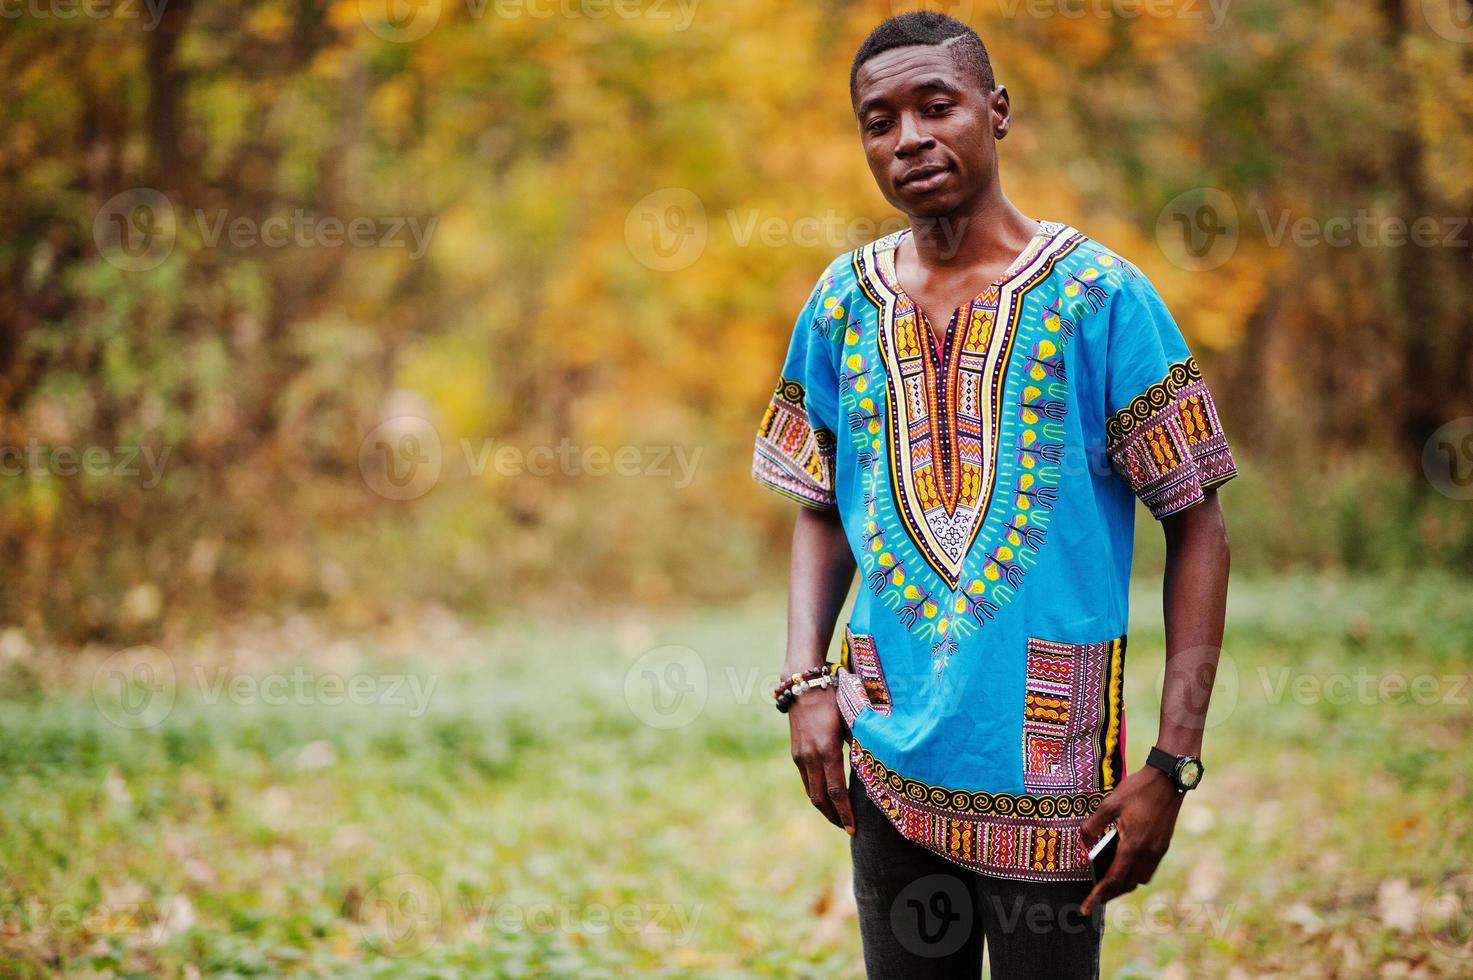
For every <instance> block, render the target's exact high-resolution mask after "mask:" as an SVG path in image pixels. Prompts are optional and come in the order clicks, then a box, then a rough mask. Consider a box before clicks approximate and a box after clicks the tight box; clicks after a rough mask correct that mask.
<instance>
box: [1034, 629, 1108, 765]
mask: <svg viewBox="0 0 1473 980" xmlns="http://www.w3.org/2000/svg"><path fill="white" fill-rule="evenodd" d="M1027 663H1028V668H1027V671H1028V672H1027V679H1026V682H1025V684H1024V690H1023V788H1024V789H1025V790H1026V791H1027V792H1029V793H1108V792H1109V791H1110V790H1112V789H1114V788H1115V784H1116V783H1117V782H1119V780H1120V777H1121V776H1122V775H1123V769H1124V766H1125V705H1124V689H1123V683H1124V673H1125V636H1123V635H1122V636H1117V637H1115V638H1114V639H1110V640H1103V641H1100V642H1098V643H1066V642H1060V641H1058V640H1050V639H1045V638H1043V637H1036V636H1030V637H1029V638H1028V658H1027Z"/></svg>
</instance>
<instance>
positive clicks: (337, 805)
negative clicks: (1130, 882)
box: [0, 0, 1473, 980]
mask: <svg viewBox="0 0 1473 980" xmlns="http://www.w3.org/2000/svg"><path fill="white" fill-rule="evenodd" d="M915 6H916V4H915V3H913V2H910V0H895V2H894V3H886V2H873V0H864V2H861V0H807V2H796V0H787V2H778V0H741V2H730V0H728V2H720V3H717V2H714V0H707V2H700V0H684V2H680V0H607V2H605V0H461V2H456V0H294V2H286V0H86V2H83V0H15V2H11V3H0V89H3V98H0V567H3V571H0V975H3V976H6V977H10V976H16V977H50V976H58V975H65V976H79V977H139V976H160V977H171V978H173V977H178V978H194V977H200V976H225V977H245V976H261V977H275V976H287V975H293V976H295V975H301V976H320V977H329V976H330V977H394V978H402V977H423V978H431V977H435V978H441V977H447V976H507V977H525V976H557V977H562V976H578V977H614V976H627V975H630V974H632V973H638V974H639V975H648V976H669V977H685V976H700V977H702V978H708V977H749V976H773V977H783V978H787V977H793V976H804V977H850V976H856V975H858V974H859V972H860V970H861V963H860V955H859V936H858V931H857V926H856V924H855V914H854V913H855V910H854V899H853V894H852V883H851V882H850V880H849V878H848V875H849V868H850V865H849V851H848V839H847V838H846V837H844V835H842V834H840V833H838V832H837V831H831V830H829V829H828V828H827V825H825V824H824V823H823V821H822V819H821V818H820V817H819V816H818V815H817V814H816V813H815V812H814V811H813V809H812V807H811V805H810V804H809V802H808V800H807V799H806V798H805V797H804V795H803V794H802V792H801V788H800V786H799V783H798V780H797V778H796V775H795V773H794V770H793V768H792V764H791V761H790V759H789V758H788V752H789V745H788V738H789V736H788V725H787V722H786V721H785V720H784V719H783V717H782V716H781V715H779V714H778V713H777V712H775V711H772V710H771V707H770V701H769V700H768V699H767V692H769V691H770V690H771V687H772V685H773V684H775V683H776V677H775V676H774V675H775V673H776V671H777V669H778V666H779V661H780V659H781V656H780V651H781V649H782V643H783V636H782V631H783V605H784V604H783V595H782V590H783V586H784V584H785V582H786V569H785V566H786V553H787V541H788V534H789V529H790V527H791V522H792V519H793V505H792V504H791V503H790V502H788V501H785V500H782V499H780V498H778V497H777V496H776V495H774V494H770V493H767V492H766V491H764V490H762V489H761V488H759V487H758V486H757V485H756V484H754V483H753V482H752V480H751V479H750V478H749V469H750V464H751V450H752V440H753V436H754V433H755V429H756V426H757V425H758V422H759V420H760V417H761V414H762V411H763V410H764V408H765V407H766V404H767V400H768V398H769V396H770V394H771V391H772V388H773V386H774V384H775V383H776V380H777V371H778V368H779V366H780V364H781V360H782V356H783V353H784V352H785V350H786V345H787V343H788V339H789V336H790V332H791V329H792V324H793V320H794V317H795V316H796V315H797V313H798V310H799V308H800V307H801V305H802V303H803V301H804V299H805V298H806V297H807V295H808V290H809V289H810V288H811V286H812V285H813V282H814V280H815V279H816V277H817V276H818V274H819V272H820V271H821V270H822V269H823V268H824V266H825V265H826V264H827V263H828V261H829V260H830V259H831V258H833V257H834V256H835V255H837V254H840V253H842V252H845V251H848V250H850V249H852V248H854V247H856V246H858V245H860V244H862V243H863V242H865V241H867V240H870V239H872V238H874V237H876V236H877V235H878V234H881V233H883V232H885V231H889V230H892V229H894V228H897V227H900V224H899V221H900V216H899V215H897V214H895V213H894V212H892V211H890V210H889V209H888V206H887V205H886V204H885V203H884V201H883V199H882V198H881V197H880V195H879V193H878V192H877V191H876V190H875V188H874V185H873V181H872V179H871V177H870V175H869V172H868V169H867V167H866V165H865V162H864V158H863V155H862V153H861V150H860V145H859V140H858V135H857V132H856V128H855V125H854V123H853V119H852V115H851V110H850V106H849V101H848V73H849V66H850V60H851V58H852V56H853V53H854V51H855V49H856V47H857V46H858V44H859V43H860V41H861V40H862V39H863V37H864V36H865V34H866V33H867V32H868V31H869V30H870V29H871V28H872V27H873V26H874V25H876V24H877V23H878V22H879V21H881V20H882V19H884V18H885V17H887V16H889V15H891V14H892V13H899V12H903V11H905V10H908V9H913V8H914V7H915ZM926 6H929V7H930V8H931V9H942V10H945V11H946V12H948V13H951V14H952V15H953V16H957V17H960V18H962V19H965V20H967V21H968V22H970V23H971V24H973V25H974V26H975V27H976V28H977V29H978V31H979V32H980V34H981V35H982V37H983V38H984V40H985V41H986V43H987V44H988V46H989V47H990V50H991V53H992V57H993V62H994V66H995V68H996V71H997V73H998V77H999V79H1000V80H1001V81H1002V82H1003V83H1004V84H1006V85H1007V87H1008V89H1009V91H1010V93H1011V96H1012V104H1013V108H1014V113H1015V125H1014V127H1013V131H1012V134H1011V135H1010V136H1009V138H1008V139H1007V141H1006V142H1005V143H1004V144H1003V145H1002V148H1001V152H1002V157H1003V176H1004V182H1005V187H1006V189H1007V191H1008V193H1009V195H1010V196H1011V197H1012V198H1013V200H1014V201H1015V202H1016V203H1017V204H1018V205H1019V206H1020V207H1021V208H1022V209H1023V210H1024V211H1025V213H1027V214H1029V215H1030V216H1034V217H1040V218H1049V219H1054V220H1059V221H1066V222H1068V223H1070V224H1072V225H1074V226H1076V227H1078V228H1079V229H1080V230H1082V231H1084V232H1085V233H1087V234H1089V235H1091V236H1093V237H1095V238H1096V239H1098V240H1100V241H1101V242H1103V243H1105V244H1106V245H1109V246H1111V247H1112V248H1114V249H1116V250H1118V251H1119V252H1121V253H1123V254H1124V255H1126V256H1127V257H1129V258H1131V259H1132V260H1134V261H1135V262H1137V263H1138V264H1139V265H1140V266H1142V267H1143V268H1144V270H1145V271H1146V272H1147V274H1148V275H1149V276H1150V277H1151V278H1152V279H1153V281H1154V282H1155V283H1156V284H1157V285H1158V287H1159V288H1160V290H1161V292H1162V293H1163V295H1164V296H1165V298H1166V300H1167V302H1168V303H1169V305H1170V307H1171V309H1172V310H1173V312H1174V313H1175V315H1176V317H1177V319H1178V321H1179V322H1180V323H1181V326H1182V328H1183V331H1184V333H1185V335H1186V337H1187V338H1188V340H1189V342H1190V343H1191V345H1192V347H1193V349H1194V351H1195V352H1196V354H1197V356H1198V359H1199V360H1200V361H1201V362H1202V366H1203V370H1204V372H1205V374H1206V376H1207V378H1208V380H1209V382H1210V383H1211V385H1212V388H1213V391H1214V394H1215V397H1216V399H1217V403H1218V407H1219V409H1220V411H1221V413H1222V416H1223V419H1224V424H1225V426H1226V429H1227V432H1228V435H1229V437H1230V439H1231V440H1232V442H1233V445H1234V449H1235V453H1236V454H1237V458H1238V461H1239V465H1240V469H1241V470H1242V476H1241V477H1240V478H1239V479H1238V480H1235V481H1234V482H1233V483H1232V484H1230V485H1229V486H1228V487H1227V488H1226V489H1225V491H1224V493H1223V504H1224V509H1225V511H1226V513H1227V518H1228V524H1229V528H1230V534H1231V537H1232V542H1233V587H1232V591H1231V594H1230V597H1229V603H1228V621H1227V633H1226V636H1225V639H1224V649H1223V659H1222V665H1221V667H1220V668H1219V671H1218V675H1217V680H1218V683H1217V688H1216V690H1215V693H1214V697H1213V701H1212V715H1211V716H1209V728H1210V731H1209V733H1208V735H1209V738H1208V744H1207V750H1206V753H1204V754H1205V755H1206V757H1207V759H1208V767H1209V768H1208V778H1207V779H1206V780H1205V781H1204V783H1203V788H1202V789H1201V790H1199V791H1197V792H1196V793H1195V794H1194V799H1193V801H1192V802H1191V803H1189V804H1188V805H1187V807H1186V808H1185V809H1184V810H1183V813H1182V819H1181V821H1180V824H1179V826H1178V830H1177V834H1176V837H1175V838H1174V839H1173V843H1172V851H1171V853H1170V854H1169V855H1168V857H1167V860H1166V861H1165V862H1164V863H1163V865H1162V868H1161V872H1160V873H1159V874H1158V875H1157V876H1156V878H1155V879H1154V880H1153V882H1152V884H1151V886H1150V887H1149V888H1147V889H1142V890H1140V891H1137V892H1134V893H1132V894H1130V895H1128V896H1124V897H1123V898H1121V899H1117V900H1116V901H1115V902H1112V903H1111V904H1110V907H1109V915H1108V921H1107V937H1106V945H1105V953H1104V962H1105V970H1106V973H1105V975H1108V976H1114V977H1125V978H1157V980H1183V978H1186V977H1197V976H1202V977H1229V978H1232V980H1247V978H1248V977H1249V976H1254V977H1260V976H1272V977H1313V978H1316V980H1318V978H1325V977H1337V978H1338V977H1344V978H1361V977H1367V976H1379V977H1407V978H1411V977H1443V976H1446V977H1466V976H1469V975H1470V972H1473V876H1470V875H1469V874H1468V866H1467V865H1468V862H1467V855H1468V854H1469V853H1473V779H1470V773H1469V769H1468V766H1467V763H1466V760H1467V758H1468V746H1469V744H1470V742H1473V712H1470V711H1469V707H1468V705H1469V697H1470V692H1473V687H1470V685H1469V678H1470V677H1473V664H1470V650H1473V610H1470V608H1469V605H1468V602H1467V599H1466V597H1467V593H1468V571H1469V569H1470V568H1473V502H1470V500H1473V385H1470V383H1469V380H1470V377H1473V275H1470V272H1473V228H1470V227H1469V224H1468V218H1469V215H1470V214H1473V181H1470V180H1469V174H1473V7H1470V6H1469V3H1468V0H1380V2H1373V3H1361V4H1348V3H1339V4H1336V3H1331V2H1328V0H1303V2H1295V3H1283V2H1274V0H1215V2H1207V0H1172V2H1154V0H1139V2H1137V0H977V2H967V0H955V2H947V3H929V4H926ZM1409 233H1416V235H1417V239H1416V240H1412V235H1411V234H1409ZM1138 533H1139V544H1140V545H1141V547H1140V548H1138V554H1139V556H1140V558H1139V559H1138V568H1139V569H1140V570H1141V572H1142V574H1141V575H1139V576H1138V579H1137V582H1136V586H1135V589H1134V594H1133V599H1132V603H1131V613H1132V621H1131V626H1130V633H1131V644H1130V646H1131V651H1132V652H1131V658H1132V666H1131V668H1130V669H1129V670H1128V671H1127V687H1128V690H1129V693H1128V695H1127V696H1126V703H1127V704H1128V705H1132V706H1133V707H1131V708H1130V711H1131V714H1130V732H1131V744H1130V747H1129V751H1130V753H1131V757H1132V760H1133V761H1135V762H1136V763H1138V764H1139V763H1141V762H1143V760H1144V757H1145V753H1146V750H1147V748H1148V747H1149V746H1150V744H1151V742H1152V739H1153V737H1154V730H1153V729H1154V726H1155V723H1156V718H1155V716H1156V714H1157V713H1158V709H1159V700H1158V698H1159V689H1160V677H1161V675H1162V670H1163V667H1162V664H1163V659H1164V648H1165V636H1164V632H1163V630H1162V627H1161V609H1160V577H1159V574H1154V575H1153V574H1150V573H1153V572H1157V571H1159V563H1160V560H1161V555H1160V548H1161V543H1160V533H1159V530H1158V528H1157V525H1156V524H1155V522H1153V521H1150V520H1149V519H1148V518H1144V517H1143V518H1142V519H1141V520H1139V522H1138ZM79 648H80V649H79ZM345 692H347V694H345ZM621 694H622V697H621ZM1198 797H1200V799H1198ZM713 801H718V803H717V805H713ZM776 853H782V854H799V855H802V860H795V861H789V860H781V861H774V860H773V855H774V854H776ZM625 913H633V918H632V920H631V919H630V918H629V916H628V915H626V914H625ZM667 913H673V914H667ZM611 920H612V924H611Z"/></svg>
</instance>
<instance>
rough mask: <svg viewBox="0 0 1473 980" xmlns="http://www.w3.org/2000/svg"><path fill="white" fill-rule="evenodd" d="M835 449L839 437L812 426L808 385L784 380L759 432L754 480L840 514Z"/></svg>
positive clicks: (775, 392) (781, 381) (754, 463)
mask: <svg viewBox="0 0 1473 980" xmlns="http://www.w3.org/2000/svg"><path fill="white" fill-rule="evenodd" d="M835 446H836V441H835V439H834V434H833V432H831V431H830V430H828V429H825V428H823V427H821V426H820V427H818V428H814V427H813V425H812V423H811V422H810V421H809V418H808V410H807V409H806V408H805V407H804V391H803V385H802V384H800V383H799V382H797V381H793V380H792V379H790V378H781V379H779V381H778V383H777V390H776V391H774V392H773V395H772V400H771V401H770V402H769V403H768V406H767V411H766V412H765V413H764V414H763V416H762V424H761V426H759V427H758V430H757V442H756V446H755V448H754V449H753V453H752V476H753V478H754V479H756V480H758V481H760V482H762V483H765V484H767V485H768V486H770V487H771V488H772V489H774V490H776V491H777V492H778V493H781V494H784V495H786V496H788V497H792V498H793V499H794V500H796V501H798V502H799V503H800V504H805V505H807V506H809V507H812V508H814V509H816V510H834V509H836V508H837V507H838V497H837V495H836V494H835V493H834V449H835Z"/></svg>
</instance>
